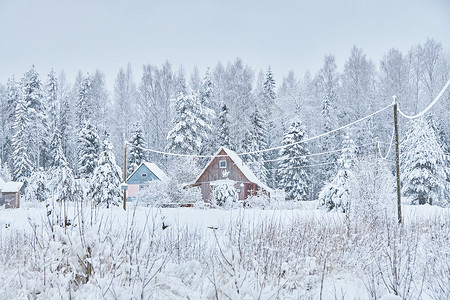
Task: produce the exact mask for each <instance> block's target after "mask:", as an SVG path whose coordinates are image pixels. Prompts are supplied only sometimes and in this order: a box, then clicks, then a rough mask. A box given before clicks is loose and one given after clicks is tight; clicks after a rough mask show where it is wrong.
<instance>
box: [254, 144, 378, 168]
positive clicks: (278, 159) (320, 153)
mask: <svg viewBox="0 0 450 300" xmlns="http://www.w3.org/2000/svg"><path fill="white" fill-rule="evenodd" d="M370 145H373V142H372V143H367V144H363V145H359V146H355V147H347V148H342V149H336V150H331V151H327V152H319V153H312V154H307V155H299V156H293V157H279V158H275V159H267V160H257V161H250V162H247V164H255V163H264V162H274V161H283V160H288V159H295V158H305V157H312V156H319V155H325V154H330V153H336V152H342V151H344V150H349V149H353V148H360V147H365V146H370Z"/></svg>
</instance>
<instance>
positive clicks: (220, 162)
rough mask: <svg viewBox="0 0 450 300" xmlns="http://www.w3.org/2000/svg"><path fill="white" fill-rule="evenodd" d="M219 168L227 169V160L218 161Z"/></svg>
mask: <svg viewBox="0 0 450 300" xmlns="http://www.w3.org/2000/svg"><path fill="white" fill-rule="evenodd" d="M222 163H225V165H224V166H222ZM219 168H220V169H226V168H227V160H226V159H222V160H219Z"/></svg>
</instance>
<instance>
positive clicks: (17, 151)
mask: <svg viewBox="0 0 450 300" xmlns="http://www.w3.org/2000/svg"><path fill="white" fill-rule="evenodd" d="M29 123H30V119H29V118H28V103H27V102H26V101H25V100H24V99H23V98H20V99H19V101H18V102H17V107H16V120H15V122H14V131H15V134H14V136H13V143H12V146H13V150H14V152H13V166H14V167H13V177H14V180H16V181H21V182H27V178H28V177H29V176H30V175H31V172H32V170H33V166H32V163H31V160H30V157H29V156H28V153H29V148H28V143H29V140H30V131H29V130H30V124H29Z"/></svg>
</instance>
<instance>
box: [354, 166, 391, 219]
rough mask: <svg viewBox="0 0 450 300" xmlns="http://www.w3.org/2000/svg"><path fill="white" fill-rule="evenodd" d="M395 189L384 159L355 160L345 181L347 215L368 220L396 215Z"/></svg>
mask: <svg viewBox="0 0 450 300" xmlns="http://www.w3.org/2000/svg"><path fill="white" fill-rule="evenodd" d="M395 187H396V181H395V177H394V175H393V174H392V172H391V171H390V170H389V166H388V165H387V162H386V161H385V160H381V159H379V160H374V159H373V158H369V157H367V158H364V159H361V160H359V161H358V162H356V164H355V166H354V168H353V169H352V172H350V175H349V178H348V192H349V199H350V203H349V209H350V211H349V213H350V215H352V216H360V217H363V218H370V219H372V220H376V219H379V218H382V217H384V216H388V217H394V216H396V214H397V213H396V212H397V209H396V205H397V204H396V203H397V200H396V199H397V198H396V194H395Z"/></svg>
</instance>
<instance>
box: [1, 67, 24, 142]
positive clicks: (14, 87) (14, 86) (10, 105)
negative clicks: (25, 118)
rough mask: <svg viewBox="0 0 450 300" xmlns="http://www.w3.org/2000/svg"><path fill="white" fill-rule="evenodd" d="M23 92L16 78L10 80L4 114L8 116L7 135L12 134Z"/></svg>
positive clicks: (7, 86) (7, 85)
mask: <svg viewBox="0 0 450 300" xmlns="http://www.w3.org/2000/svg"><path fill="white" fill-rule="evenodd" d="M21 97H22V96H21V90H20V86H19V84H18V83H17V82H16V81H15V79H14V76H12V77H11V78H9V79H8V82H7V84H6V107H5V111H4V112H3V113H4V114H5V116H6V122H7V125H6V134H7V135H11V134H12V127H13V124H14V122H15V119H16V114H15V112H16V106H17V102H18V101H19V99H20V98H21Z"/></svg>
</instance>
